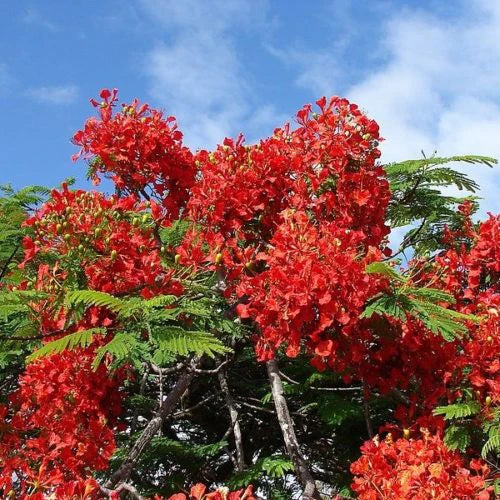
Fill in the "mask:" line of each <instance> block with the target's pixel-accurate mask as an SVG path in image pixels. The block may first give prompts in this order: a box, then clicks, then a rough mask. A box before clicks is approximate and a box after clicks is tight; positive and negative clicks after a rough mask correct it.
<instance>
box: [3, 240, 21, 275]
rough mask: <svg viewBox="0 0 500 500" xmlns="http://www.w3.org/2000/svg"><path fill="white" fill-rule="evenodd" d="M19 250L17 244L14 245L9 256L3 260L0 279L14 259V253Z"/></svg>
mask: <svg viewBox="0 0 500 500" xmlns="http://www.w3.org/2000/svg"><path fill="white" fill-rule="evenodd" d="M18 250H19V245H16V246H15V247H14V250H13V252H12V253H11V254H10V256H9V258H8V259H7V262H5V264H4V266H3V268H2V271H1V272H0V280H1V279H2V278H3V277H4V276H5V274H6V273H7V271H8V269H9V264H10V263H11V262H12V260H13V259H14V257H15V256H16V253H17V251H18Z"/></svg>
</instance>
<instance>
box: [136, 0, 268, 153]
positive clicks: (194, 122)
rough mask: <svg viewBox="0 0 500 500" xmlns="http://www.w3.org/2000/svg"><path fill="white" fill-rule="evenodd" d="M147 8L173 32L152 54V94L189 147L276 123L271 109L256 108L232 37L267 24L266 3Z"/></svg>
mask: <svg viewBox="0 0 500 500" xmlns="http://www.w3.org/2000/svg"><path fill="white" fill-rule="evenodd" d="M142 5H143V7H144V8H145V9H146V11H147V12H148V13H149V14H150V15H152V16H154V17H155V19H156V20H157V21H159V22H161V23H162V24H163V26H165V27H167V28H169V33H172V34H173V36H171V38H170V41H168V42H166V41H159V42H158V43H157V45H156V46H155V47H154V48H153V49H152V50H151V51H150V52H149V53H148V55H147V58H146V66H145V73H146V75H147V76H148V77H149V80H150V93H151V95H152V96H153V98H154V99H155V100H156V101H157V102H160V103H163V104H164V106H165V108H166V110H167V111H168V112H169V113H172V114H175V115H176V116H177V118H178V120H179V122H180V125H181V128H182V130H183V131H184V132H185V138H186V141H187V143H188V144H189V145H191V146H192V147H212V146H214V145H215V144H216V143H217V142H220V141H221V140H222V139H223V138H224V137H225V136H226V135H230V134H233V135H234V134H236V133H238V132H239V131H240V130H241V128H243V127H246V128H247V130H246V131H247V132H249V133H250V135H252V132H253V131H254V130H255V128H258V127H262V126H263V125H266V122H267V120H270V119H272V118H274V120H276V115H277V113H274V114H273V113H272V112H270V106H269V105H263V106H256V105H255V102H254V96H253V92H252V87H251V85H249V84H248V83H247V81H248V78H247V77H248V75H246V74H245V69H244V66H243V61H242V56H241V54H240V53H239V52H238V50H237V48H236V46H235V43H234V39H233V34H234V33H235V32H236V31H238V30H239V31H240V32H241V31H245V30H252V28H253V27H255V26H256V25H257V24H259V23H261V22H264V13H265V10H266V2H265V1H257V2H252V1H250V0H237V1H233V2H225V1H223V0H216V1H210V2H197V1H193V0H190V1H185V2H177V1H170V0H143V1H142ZM273 115H274V116H273ZM269 128H270V130H272V129H271V126H269ZM249 129H250V130H249Z"/></svg>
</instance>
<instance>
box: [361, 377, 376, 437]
mask: <svg viewBox="0 0 500 500" xmlns="http://www.w3.org/2000/svg"><path fill="white" fill-rule="evenodd" d="M368 397H369V391H368V389H367V388H366V387H365V390H364V394H363V414H364V416H365V423H366V431H367V432H368V437H369V438H370V439H372V438H373V436H374V434H373V425H372V420H371V417H370V406H369V404H368Z"/></svg>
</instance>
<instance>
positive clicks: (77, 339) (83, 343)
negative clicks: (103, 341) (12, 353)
mask: <svg viewBox="0 0 500 500" xmlns="http://www.w3.org/2000/svg"><path fill="white" fill-rule="evenodd" d="M105 333H106V329H105V328H89V329H88V330H80V331H78V332H75V333H70V334H68V335H65V336H64V337H61V338H59V339H56V340H53V341H51V342H47V343H46V344H44V345H43V346H42V347H40V349H37V350H36V351H34V352H33V353H31V354H30V355H29V356H28V357H27V358H26V361H27V362H28V363H29V362H31V361H34V360H35V359H38V358H41V357H44V356H50V355H52V354H56V353H60V352H63V351H65V350H73V349H76V348H77V347H88V346H89V345H90V344H92V342H93V340H94V336H95V335H104V334H105Z"/></svg>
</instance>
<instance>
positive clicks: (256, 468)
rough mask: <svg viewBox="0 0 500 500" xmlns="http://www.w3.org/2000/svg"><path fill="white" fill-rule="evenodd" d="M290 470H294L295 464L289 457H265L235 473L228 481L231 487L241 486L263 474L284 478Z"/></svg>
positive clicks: (259, 477)
mask: <svg viewBox="0 0 500 500" xmlns="http://www.w3.org/2000/svg"><path fill="white" fill-rule="evenodd" d="M290 472H293V464H292V462H291V461H290V460H289V459H288V458H287V457H284V456H271V457H263V458H261V459H259V460H257V462H256V463H255V464H254V465H252V466H251V467H249V468H248V469H246V470H244V471H242V472H239V473H237V474H235V475H234V476H233V477H232V478H231V479H230V480H229V481H228V485H229V486H230V487H231V488H240V487H244V486H247V485H248V484H250V483H253V482H255V481H257V480H259V479H261V478H262V476H263V475H265V476H268V477H271V478H283V477H285V475H286V474H287V473H290Z"/></svg>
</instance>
